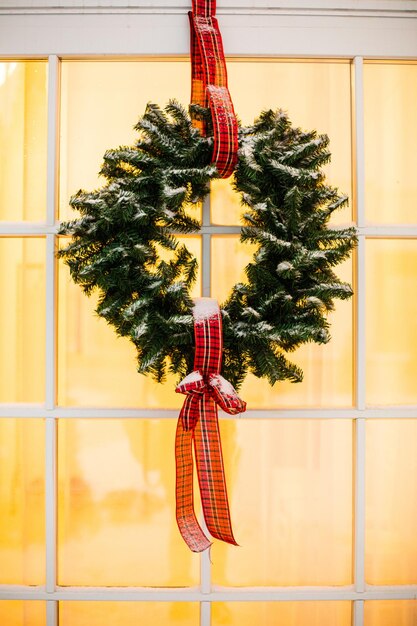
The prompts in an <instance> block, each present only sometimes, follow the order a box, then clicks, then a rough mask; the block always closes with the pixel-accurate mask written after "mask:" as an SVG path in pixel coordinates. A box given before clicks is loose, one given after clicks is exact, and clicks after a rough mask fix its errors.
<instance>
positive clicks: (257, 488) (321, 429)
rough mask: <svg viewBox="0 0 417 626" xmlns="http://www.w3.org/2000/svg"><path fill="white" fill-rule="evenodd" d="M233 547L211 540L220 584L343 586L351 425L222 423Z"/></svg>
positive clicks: (347, 562)
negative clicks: (234, 544)
mask: <svg viewBox="0 0 417 626" xmlns="http://www.w3.org/2000/svg"><path fill="white" fill-rule="evenodd" d="M221 428H222V443H223V449H224V456H225V467H226V477H227V483H228V487H229V496H230V504H231V515H232V522H233V528H234V531H235V537H236V541H237V542H238V544H239V545H240V547H239V548H236V547H234V546H227V545H226V544H221V543H220V542H215V543H214V545H213V547H212V556H213V559H212V561H213V574H214V582H215V584H219V585H236V586H239V585H241V586H245V585H278V586H280V585H282V586H284V585H348V584H350V582H351V560H352V423H351V421H350V420H346V421H345V420H256V421H255V420H239V421H237V420H222V422H221Z"/></svg>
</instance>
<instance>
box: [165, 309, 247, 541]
mask: <svg viewBox="0 0 417 626" xmlns="http://www.w3.org/2000/svg"><path fill="white" fill-rule="evenodd" d="M210 301H211V299H210ZM211 302H213V301H211ZM214 302H215V301H214ZM215 305H216V310H215V312H214V315H211V316H210V317H204V318H202V319H201V318H197V317H196V316H195V317H194V333H195V356H194V370H193V372H191V374H189V375H188V376H186V377H185V378H184V380H183V381H181V383H180V384H179V385H178V386H177V388H176V392H177V393H183V394H185V396H186V398H185V401H184V405H183V407H182V409H181V413H180V416H179V419H178V426H177V432H176V439H175V459H176V516H177V523H178V527H179V529H180V533H181V535H182V537H183V539H184V541H185V542H186V543H187V545H188V547H189V548H190V549H191V550H192V551H193V552H202V551H203V550H206V549H207V548H208V547H209V546H210V545H211V542H210V540H209V539H208V538H207V537H206V535H205V534H204V532H203V530H202V529H201V526H200V524H199V523H198V521H197V518H196V515H195V512H194V497H193V455H192V446H193V443H194V454H195V460H196V466H197V476H198V482H199V486H200V495H201V503H202V507H203V513H204V519H205V522H206V525H207V528H208V530H209V531H210V533H211V535H213V537H216V538H217V539H221V540H222V541H226V542H227V543H231V544H233V545H237V544H236V541H235V539H234V537H233V531H232V525H231V521H230V511H229V503H228V499H227V491H226V481H225V477H224V468H223V455H222V446H221V441H220V432H219V423H218V414H217V411H218V408H217V407H218V406H220V407H221V408H222V409H223V411H226V413H230V414H231V415H235V414H237V413H243V412H244V411H245V409H246V403H245V402H243V400H241V399H240V398H239V396H238V395H237V393H236V391H235V389H234V388H233V387H232V385H231V384H230V383H229V382H228V381H226V380H225V379H224V378H223V376H221V375H220V373H219V372H220V368H221V360H222V350H223V335H222V318H221V313H220V309H219V306H218V304H217V302H215Z"/></svg>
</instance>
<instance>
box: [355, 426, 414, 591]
mask: <svg viewBox="0 0 417 626" xmlns="http://www.w3.org/2000/svg"><path fill="white" fill-rule="evenodd" d="M366 459H367V463H366V580H367V582H368V583H370V584H372V585H411V584H413V585H416V584H417V542H416V520H417V497H416V494H417V420H403V419H399V420H389V419H388V420H375V421H368V423H367V425H366Z"/></svg>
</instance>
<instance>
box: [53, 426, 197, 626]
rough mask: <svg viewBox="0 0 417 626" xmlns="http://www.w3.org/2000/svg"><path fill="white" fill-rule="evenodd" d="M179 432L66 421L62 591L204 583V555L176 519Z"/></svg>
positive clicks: (62, 459)
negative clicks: (186, 540) (194, 550)
mask: <svg viewBox="0 0 417 626" xmlns="http://www.w3.org/2000/svg"><path fill="white" fill-rule="evenodd" d="M175 427H176V424H175V420H134V419H132V420H129V419H119V420H113V419H112V420H81V419H76V420H60V422H59V431H58V432H59V440H58V446H59V460H58V471H59V518H58V523H59V547H58V550H59V558H58V578H59V584H60V585H92V586H101V585H120V586H133V585H145V586H164V585H167V586H168V585H172V586H182V585H195V584H197V583H198V571H199V570H198V566H199V557H198V555H194V554H192V553H191V552H190V551H189V550H188V548H187V546H186V545H185V543H184V542H183V540H182V539H181V536H180V534H179V531H178V528H177V525H176V521H175V458H174V439H175ZM100 615H101V613H100ZM113 623H116V622H113ZM120 623H122V622H120ZM71 626H73V624H71Z"/></svg>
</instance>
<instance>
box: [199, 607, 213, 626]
mask: <svg viewBox="0 0 417 626" xmlns="http://www.w3.org/2000/svg"><path fill="white" fill-rule="evenodd" d="M200 626H211V602H200Z"/></svg>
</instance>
